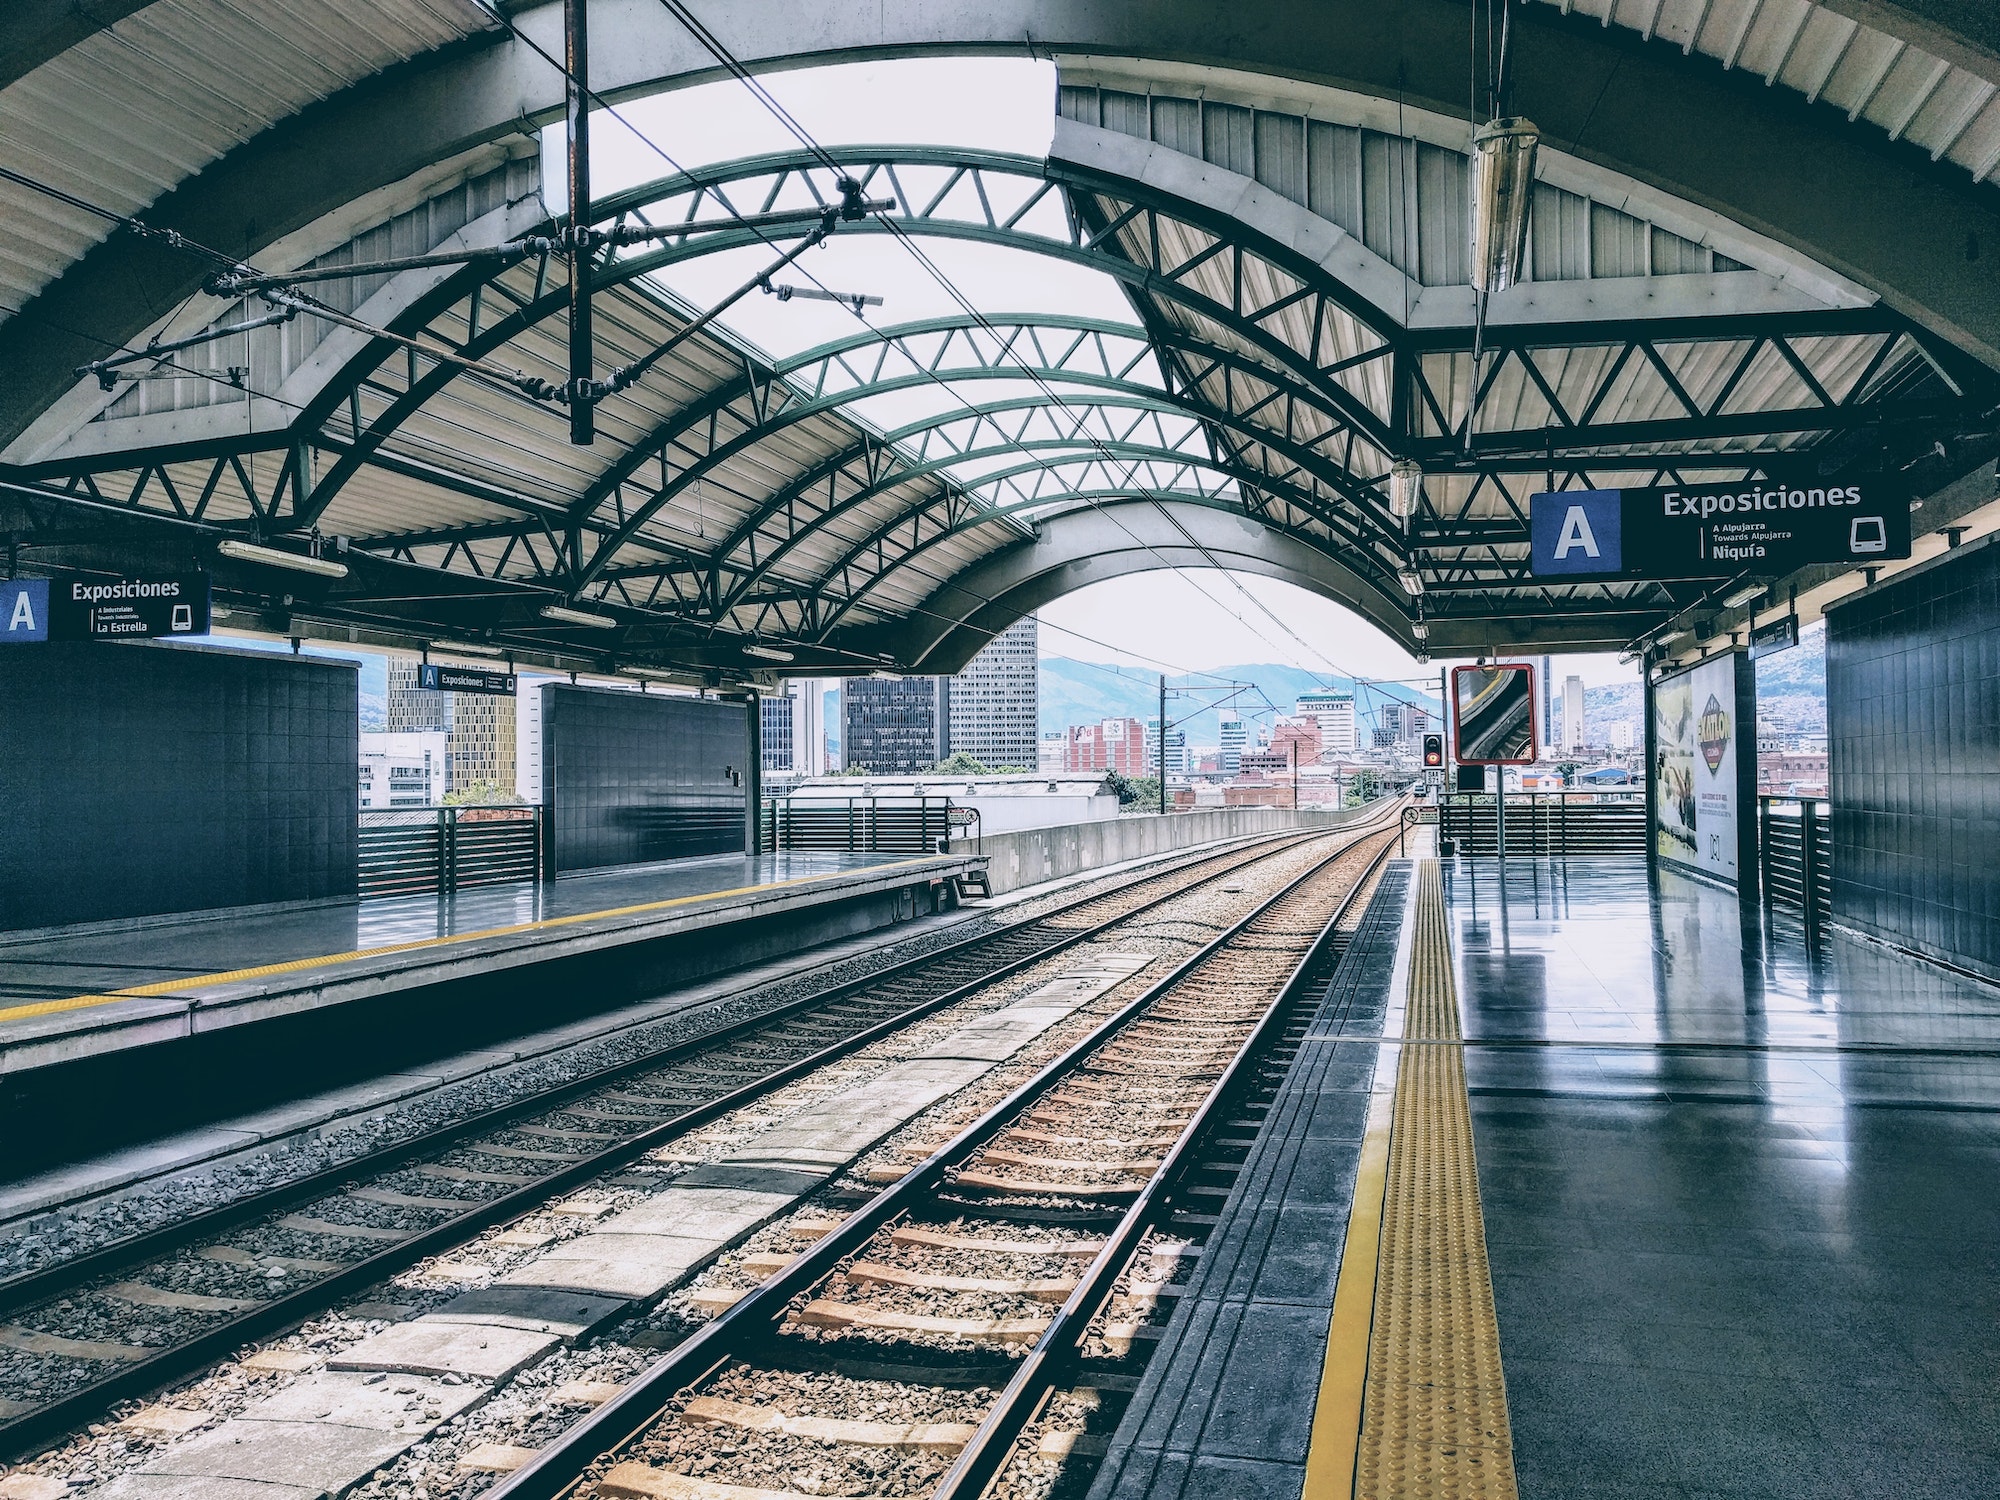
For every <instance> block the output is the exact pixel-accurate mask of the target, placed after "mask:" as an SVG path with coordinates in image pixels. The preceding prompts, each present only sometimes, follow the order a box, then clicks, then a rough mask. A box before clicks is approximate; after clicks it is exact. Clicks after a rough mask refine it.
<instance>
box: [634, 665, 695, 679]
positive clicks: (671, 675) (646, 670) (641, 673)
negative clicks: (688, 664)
mask: <svg viewBox="0 0 2000 1500" xmlns="http://www.w3.org/2000/svg"><path fill="white" fill-rule="evenodd" d="M618 675H619V676H620V677H643V678H645V679H646V680H647V681H648V682H680V681H683V680H684V679H685V678H686V675H687V674H686V673H684V672H670V671H668V670H667V669H666V668H665V667H620V668H619V669H618Z"/></svg>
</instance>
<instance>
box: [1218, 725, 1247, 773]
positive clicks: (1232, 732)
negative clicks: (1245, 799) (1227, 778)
mask: <svg viewBox="0 0 2000 1500" xmlns="http://www.w3.org/2000/svg"><path fill="white" fill-rule="evenodd" d="M1216 728H1217V738H1218V739H1219V740H1220V741H1221V744H1220V745H1219V746H1218V749H1219V751H1220V753H1221V756H1222V769H1223V771H1224V772H1226V773H1227V774H1228V775H1231V776H1234V775H1235V774H1236V773H1237V772H1238V771H1240V770H1242V769H1243V751H1244V749H1245V747H1246V746H1248V744H1249V743H1250V731H1249V729H1248V727H1247V726H1246V725H1245V724H1244V722H1243V721H1242V720H1241V719H1237V718H1232V717H1230V716H1229V715H1228V714H1224V715H1223V716H1222V719H1221V721H1220V722H1219V723H1218V725H1217V726H1216Z"/></svg>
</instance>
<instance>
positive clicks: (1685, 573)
mask: <svg viewBox="0 0 2000 1500" xmlns="http://www.w3.org/2000/svg"><path fill="white" fill-rule="evenodd" d="M1528 540H1529V547H1528V557H1529V571H1530V572H1531V573H1533V574H1534V576H1535V577H1537V578H1572V579H1579V580H1580V579H1586V578H1708V577H1715V576H1719V575H1722V576H1726V575H1731V574H1736V573H1763V574H1772V575H1776V574H1780V573H1789V572H1791V571H1792V570H1793V569H1794V568H1802V567H1805V566H1807V565H1808V564H1811V563H1852V564H1857V565H1859V564H1865V563H1878V562H1884V561H1886V560H1888V559H1891V558H1903V557H1908V556H1909V555H1910V499H1909V496H1908V494H1907V493H1905V492H1904V490H1902V489H1901V488H1899V487H1896V486H1893V485H1891V484H1890V482H1889V481H1887V480H1884V479H1874V480H1865V481H1857V482H1855V483H1851V484H1837V485H1828V484H1819V485H1805V484H1800V485H1787V484H1782V483H1774V482H1771V481H1768V480H1766V481H1752V480H1741V481H1738V482H1735V483H1731V484H1693V485H1679V486H1673V485H1658V486H1654V487H1651V488H1646V489H1624V490H1560V491H1554V492H1550V491H1544V492H1542V493H1540V494H1536V495H1530V496H1529V497H1528Z"/></svg>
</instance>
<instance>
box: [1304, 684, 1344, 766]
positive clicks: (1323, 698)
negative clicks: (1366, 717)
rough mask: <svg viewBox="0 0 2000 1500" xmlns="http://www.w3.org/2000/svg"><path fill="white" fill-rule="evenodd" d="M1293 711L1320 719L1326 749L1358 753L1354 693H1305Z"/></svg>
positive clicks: (1316, 719)
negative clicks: (1355, 742)
mask: <svg viewBox="0 0 2000 1500" xmlns="http://www.w3.org/2000/svg"><path fill="white" fill-rule="evenodd" d="M1293 711H1294V712H1295V713H1296V714H1297V715H1298V716H1299V717H1300V718H1302V719H1312V720H1314V721H1315V722H1317V723H1318V725H1319V738H1320V746H1321V748H1322V749H1326V750H1331V751H1332V752H1333V753H1334V754H1336V755H1352V754H1353V753H1354V694H1352V693H1333V692H1327V693H1301V694H1299V699H1298V702H1297V703H1296V704H1294V705H1293Z"/></svg>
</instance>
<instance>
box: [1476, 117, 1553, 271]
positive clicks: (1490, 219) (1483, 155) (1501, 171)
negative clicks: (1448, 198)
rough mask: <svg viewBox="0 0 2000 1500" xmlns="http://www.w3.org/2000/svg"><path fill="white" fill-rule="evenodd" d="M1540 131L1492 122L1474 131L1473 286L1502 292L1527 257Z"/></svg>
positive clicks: (1515, 121) (1522, 124) (1524, 124)
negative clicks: (1536, 150) (1530, 209)
mask: <svg viewBox="0 0 2000 1500" xmlns="http://www.w3.org/2000/svg"><path fill="white" fill-rule="evenodd" d="M1540 142H1541V132H1540V131H1538V130H1536V129H1535V127H1534V126H1533V125H1531V124H1529V123H1528V122H1527V121H1526V120H1523V119H1519V118H1509V119H1503V120H1489V121H1487V122H1486V123H1485V124H1484V125H1481V126H1480V127H1479V128H1478V129H1477V130H1475V131H1474V132H1473V133H1472V285H1473V286H1474V288H1476V289H1477V290H1479V291H1482V292H1504V291H1505V290H1506V289H1507V288H1508V287H1510V286H1512V285H1513V284H1514V283H1515V282H1517V281H1519V280H1520V279H1521V274H1522V271H1523V270H1524V269H1525V267H1526V263H1527V256H1528V203H1529V200H1530V199H1531V198H1532V197H1533V196H1534V188H1535V148H1536V146H1537V145H1539V144H1540Z"/></svg>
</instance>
